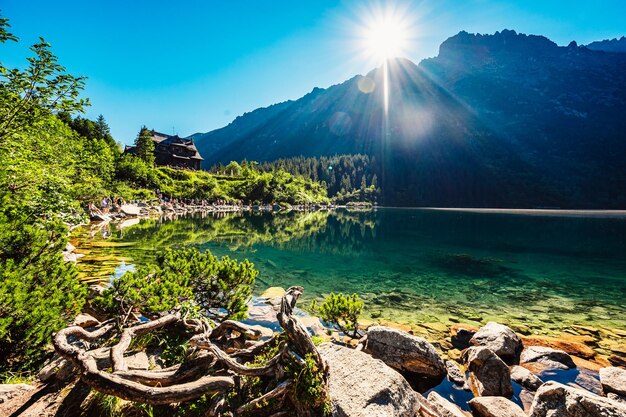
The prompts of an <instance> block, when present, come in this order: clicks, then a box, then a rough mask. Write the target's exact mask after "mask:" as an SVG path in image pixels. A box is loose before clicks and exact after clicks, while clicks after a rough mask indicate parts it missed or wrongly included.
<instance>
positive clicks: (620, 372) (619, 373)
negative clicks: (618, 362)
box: [600, 367, 626, 396]
mask: <svg viewBox="0 0 626 417" xmlns="http://www.w3.org/2000/svg"><path fill="white" fill-rule="evenodd" d="M600 383H601V384H602V390H603V391H604V393H605V394H608V393H614V394H617V395H621V396H626V369H622V368H614V367H609V368H602V369H600Z"/></svg>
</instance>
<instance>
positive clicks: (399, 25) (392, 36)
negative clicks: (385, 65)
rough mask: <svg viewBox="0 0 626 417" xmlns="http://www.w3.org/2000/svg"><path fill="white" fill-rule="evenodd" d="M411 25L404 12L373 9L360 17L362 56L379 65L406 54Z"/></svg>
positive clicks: (391, 8) (396, 8)
mask: <svg viewBox="0 0 626 417" xmlns="http://www.w3.org/2000/svg"><path fill="white" fill-rule="evenodd" d="M412 31H413V23H412V21H411V20H410V15H409V14H408V13H407V11H406V10H403V9H401V8H398V7H394V6H389V5H387V7H375V8H373V9H369V10H367V12H366V13H364V14H363V15H362V16H361V24H360V36H359V37H360V39H361V47H362V49H363V52H364V54H365V55H366V56H367V57H368V58H370V59H375V60H376V61H377V62H379V63H381V62H384V61H387V60H388V59H390V58H396V57H402V56H403V55H405V54H406V53H407V49H408V48H409V43H410V40H411V37H412Z"/></svg>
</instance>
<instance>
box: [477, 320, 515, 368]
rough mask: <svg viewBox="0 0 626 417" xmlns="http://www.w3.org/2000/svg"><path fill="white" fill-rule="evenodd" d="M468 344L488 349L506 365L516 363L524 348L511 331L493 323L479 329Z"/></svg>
mask: <svg viewBox="0 0 626 417" xmlns="http://www.w3.org/2000/svg"><path fill="white" fill-rule="evenodd" d="M470 343H471V344H472V345H474V346H484V347H486V348H488V349H489V350H491V351H492V352H493V353H495V354H496V355H498V356H499V357H500V358H502V359H503V360H504V361H505V362H508V363H514V362H516V361H517V359H518V358H519V355H520V353H521V352H522V349H523V348H524V345H523V344H522V340H521V339H520V338H519V336H518V335H517V334H515V332H514V331H513V330H511V329H510V328H508V327H507V326H504V325H502V324H499V323H496V322H493V321H490V322H489V323H487V324H486V325H485V326H483V327H481V328H480V329H479V330H478V331H477V332H476V334H475V335H474V336H473V337H472V339H471V340H470Z"/></svg>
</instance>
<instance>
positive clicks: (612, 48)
mask: <svg viewBox="0 0 626 417" xmlns="http://www.w3.org/2000/svg"><path fill="white" fill-rule="evenodd" d="M587 48H589V49H591V50H593V51H604V52H617V53H626V37H624V36H622V37H621V38H619V39H618V38H613V39H605V40H603V41H596V42H592V43H590V44H589V45H587Z"/></svg>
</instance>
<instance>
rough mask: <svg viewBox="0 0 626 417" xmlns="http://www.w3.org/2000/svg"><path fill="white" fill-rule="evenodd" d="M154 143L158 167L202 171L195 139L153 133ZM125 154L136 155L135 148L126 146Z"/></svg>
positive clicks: (201, 159)
mask: <svg viewBox="0 0 626 417" xmlns="http://www.w3.org/2000/svg"><path fill="white" fill-rule="evenodd" d="M151 133H152V141H153V142H154V161H155V163H156V164H157V165H161V166H171V167H175V168H185V169H200V164H201V163H202V161H203V159H204V158H202V156H200V153H199V152H198V149H197V148H196V145H195V144H194V143H193V138H190V139H187V138H181V137H180V136H178V135H173V136H172V135H166V134H165V133H159V132H155V131H154V130H153V131H151ZM124 153H130V154H134V153H135V147H134V146H126V148H125V149H124Z"/></svg>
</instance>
